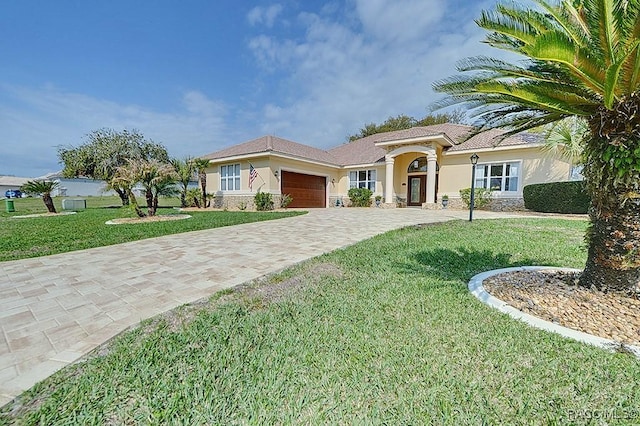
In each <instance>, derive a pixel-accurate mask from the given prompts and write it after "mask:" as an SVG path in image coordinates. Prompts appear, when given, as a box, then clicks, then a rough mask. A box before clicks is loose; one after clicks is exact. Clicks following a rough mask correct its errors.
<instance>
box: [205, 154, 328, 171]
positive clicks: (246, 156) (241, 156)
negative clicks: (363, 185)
mask: <svg viewBox="0 0 640 426" xmlns="http://www.w3.org/2000/svg"><path fill="white" fill-rule="evenodd" d="M271 156H273V157H279V158H286V159H288V160H296V161H303V162H305V163H309V164H316V165H320V166H325V167H332V168H336V169H339V168H340V166H339V165H338V164H335V163H328V162H325V161H320V160H313V159H311V158H305V157H300V156H297V155H293V154H287V153H283V152H278V151H262V152H254V153H251V154H238V155H232V156H229V157H220V158H215V159H209V164H210V165H215V164H220V163H228V162H232V161H242V160H251V159H254V158H259V157H271Z"/></svg>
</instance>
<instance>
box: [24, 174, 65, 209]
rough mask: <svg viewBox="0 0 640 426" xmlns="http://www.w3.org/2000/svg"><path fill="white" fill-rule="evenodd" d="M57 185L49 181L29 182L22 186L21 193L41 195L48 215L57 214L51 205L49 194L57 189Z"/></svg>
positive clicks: (51, 200) (54, 207)
mask: <svg viewBox="0 0 640 426" xmlns="http://www.w3.org/2000/svg"><path fill="white" fill-rule="evenodd" d="M58 185H59V183H58V182H56V181H51V180H30V181H27V183H25V184H24V185H22V188H21V189H22V191H23V192H26V193H27V194H34V195H41V196H42V201H43V202H44V205H45V206H47V210H48V211H49V213H57V212H56V206H54V205H53V199H52V198H51V193H52V192H53V190H54V189H56V188H57V187H58Z"/></svg>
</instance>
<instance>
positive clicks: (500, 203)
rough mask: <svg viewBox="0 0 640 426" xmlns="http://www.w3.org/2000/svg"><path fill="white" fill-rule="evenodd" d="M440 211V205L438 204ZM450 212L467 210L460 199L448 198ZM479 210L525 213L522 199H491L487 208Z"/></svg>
mask: <svg viewBox="0 0 640 426" xmlns="http://www.w3.org/2000/svg"><path fill="white" fill-rule="evenodd" d="M438 206H439V208H440V209H441V208H442V203H441V202H438ZM447 208H448V209H451V210H468V208H467V206H465V205H464V203H463V202H462V198H449V206H448V207H447ZM481 210H490V211H494V212H514V211H525V210H526V209H525V208H524V198H492V199H491V202H490V203H489V205H488V206H486V207H483V208H482V209H481Z"/></svg>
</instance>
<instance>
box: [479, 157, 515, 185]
mask: <svg viewBox="0 0 640 426" xmlns="http://www.w3.org/2000/svg"><path fill="white" fill-rule="evenodd" d="M519 175H520V163H496V164H478V165H477V166H476V183H475V185H476V187H478V188H490V189H491V190H492V191H510V192H515V191H517V190H518V179H519Z"/></svg>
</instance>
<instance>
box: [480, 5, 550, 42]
mask: <svg viewBox="0 0 640 426" xmlns="http://www.w3.org/2000/svg"><path fill="white" fill-rule="evenodd" d="M507 10H509V9H507V8H505V7H504V6H498V10H497V11H496V12H488V11H483V12H482V14H481V15H480V18H479V19H477V20H476V23H477V24H478V25H479V26H480V27H482V28H484V29H485V30H487V31H492V32H494V33H498V34H503V35H505V36H507V37H509V38H511V39H515V40H518V41H520V42H522V43H523V44H531V43H533V42H534V41H535V38H536V36H537V35H538V32H537V30H536V28H534V27H533V26H532V25H530V24H529V23H528V22H527V21H526V20H525V19H524V17H522V16H521V14H518V13H517V12H516V11H515V10H514V11H513V12H514V13H510V14H509V15H507V14H506V13H505V11H507Z"/></svg>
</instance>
